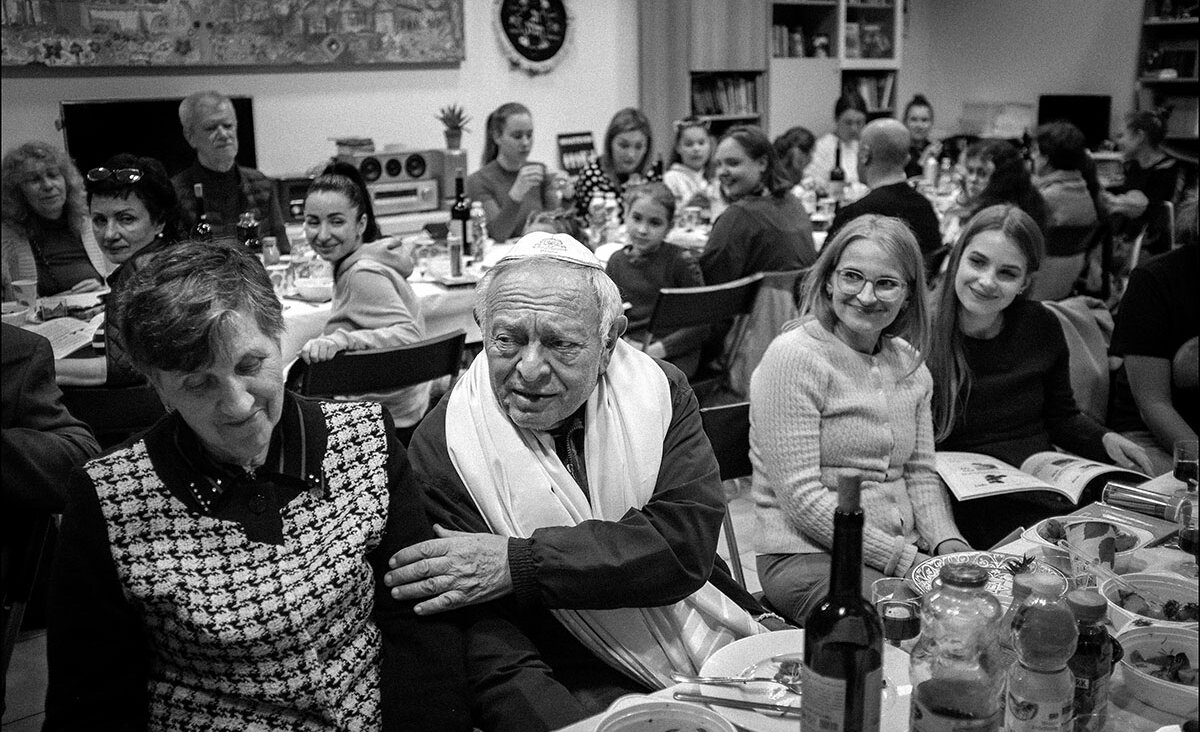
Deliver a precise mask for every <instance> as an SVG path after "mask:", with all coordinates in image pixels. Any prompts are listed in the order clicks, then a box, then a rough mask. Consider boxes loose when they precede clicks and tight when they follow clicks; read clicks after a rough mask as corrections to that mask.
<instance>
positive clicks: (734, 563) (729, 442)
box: [700, 402, 754, 588]
mask: <svg viewBox="0 0 1200 732" xmlns="http://www.w3.org/2000/svg"><path fill="white" fill-rule="evenodd" d="M700 420H701V422H703V423H704V433H705V434H706V435H708V441H709V442H710V443H712V448H713V454H714V455H716V457H717V466H718V467H719V468H720V471H721V480H722V481H726V480H733V479H735V478H744V477H746V476H748V475H750V474H751V473H753V472H754V469H753V467H751V465H750V402H739V403H737V404H725V405H722V406H719V407H705V408H703V409H701V410H700ZM724 525H725V543H726V546H727V547H728V549H729V566H730V568H731V569H732V570H733V577H734V579H736V580H737V581H738V583H739V584H740V585H741V586H742V587H743V588H744V587H745V586H746V573H745V572H744V571H743V570H742V559H741V553H740V552H739V551H738V543H737V536H736V535H735V534H734V532H733V517H732V516H730V514H729V511H728V510H726V511H725V524H724Z"/></svg>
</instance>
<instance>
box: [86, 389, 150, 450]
mask: <svg viewBox="0 0 1200 732" xmlns="http://www.w3.org/2000/svg"><path fill="white" fill-rule="evenodd" d="M62 403H63V406H65V407H66V408H67V411H68V412H70V413H71V414H72V415H73V416H74V417H75V418H76V419H81V420H83V421H84V422H86V423H87V425H88V426H89V427H91V428H92V432H93V434H95V435H96V441H97V442H99V443H100V447H102V448H105V449H107V448H109V447H112V446H113V445H116V444H119V443H121V442H124V441H125V440H126V439H128V438H129V437H131V436H133V435H135V434H137V433H138V432H141V431H142V430H144V429H146V428H148V427H150V425H152V424H154V423H155V422H157V421H158V420H159V418H160V417H162V416H163V415H164V414H166V413H167V410H166V409H165V408H164V407H163V404H162V401H161V400H159V398H158V392H156V391H154V388H153V387H151V386H150V385H149V384H142V385H140V386H121V387H108V386H64V387H63V389H62Z"/></svg>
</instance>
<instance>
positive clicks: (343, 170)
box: [305, 160, 383, 242]
mask: <svg viewBox="0 0 1200 732" xmlns="http://www.w3.org/2000/svg"><path fill="white" fill-rule="evenodd" d="M327 175H338V176H341V177H343V178H349V179H350V181H351V182H352V183H354V186H355V187H356V188H358V194H357V195H356V196H354V197H350V194H349V193H348V192H347V190H346V188H345V185H344V183H342V182H340V181H339V182H337V183H336V185H335V183H334V182H332V181H326V182H325V183H323V184H322V186H323V187H322V188H314V187H313V186H315V185H316V181H315V180H314V181H313V183H312V184H311V185H309V188H308V192H307V193H305V196H307V195H308V193H312V192H313V191H314V190H323V191H336V192H338V193H344V194H346V196H347V197H349V198H350V202H351V203H352V204H354V206H355V207H357V208H358V213H359V214H360V215H364V216H366V217H367V228H366V229H364V230H363V235H362V240H363V241H364V242H370V241H375V240H376V239H379V238H381V237H382V236H383V233H382V232H380V230H379V224H378V223H377V222H376V221H375V207H374V205H373V204H372V203H371V193H370V191H368V190H367V182H366V181H365V180H363V177H362V173H360V172H359V170H358V168H357V167H355V166H354V165H351V164H350V163H347V162H344V161H341V160H338V161H336V162H333V163H330V164H329V165H326V166H325V170H323V171H321V176H322V177H324V176H327Z"/></svg>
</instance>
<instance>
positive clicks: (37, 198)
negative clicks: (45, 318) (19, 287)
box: [0, 142, 111, 300]
mask: <svg viewBox="0 0 1200 732" xmlns="http://www.w3.org/2000/svg"><path fill="white" fill-rule="evenodd" d="M87 219H88V211H87V204H86V202H85V201H84V190H83V178H82V177H81V176H80V175H79V171H78V170H76V169H75V164H74V163H72V162H71V159H70V158H69V157H67V155H66V153H64V152H63V151H61V150H59V149H58V148H56V147H54V146H53V145H49V144H46V143H44V142H26V143H24V144H22V145H19V146H17V147H15V148H13V149H12V150H9V151H8V152H7V153H5V155H4V160H3V161H2V162H0V240H2V241H3V245H2V254H0V262H2V264H3V282H4V290H5V296H4V299H5V300H9V299H11V298H10V296H9V293H8V288H9V285H10V284H11V283H12V282H15V281H17V280H28V279H36V280H37V283H38V295H39V296H41V297H49V296H51V295H58V294H60V293H77V292H95V291H97V290H99V289H101V288H102V287H103V279H104V276H105V275H107V274H108V273H109V271H110V270H111V267H110V266H109V264H108V262H106V261H105V260H104V255H103V254H102V253H101V251H100V247H99V246H97V244H96V238H95V237H94V236H93V235H92V229H91V226H89V225H88V221H87Z"/></svg>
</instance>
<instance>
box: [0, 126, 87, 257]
mask: <svg viewBox="0 0 1200 732" xmlns="http://www.w3.org/2000/svg"><path fill="white" fill-rule="evenodd" d="M30 163H34V164H36V165H38V166H39V167H45V168H49V169H52V170H56V171H58V173H59V175H61V176H62V177H63V180H65V181H66V183H67V203H66V205H65V206H63V215H64V216H65V217H66V223H67V226H68V227H70V229H71V231H73V232H75V233H76V234H82V229H83V226H84V223H83V222H84V220H85V219H86V218H87V200H86V197H85V195H84V189H83V176H81V175H80V174H79V170H78V169H77V168H76V167H75V164H74V163H73V162H71V158H69V157H67V154H66V153H65V152H63V151H62V150H59V149H58V148H57V147H55V146H54V145H51V144H50V143H47V142H42V141H40V140H31V141H29V142H24V143H21V144H20V145H18V146H16V147H14V148H13V149H11V150H9V151H8V152H6V153H4V159H3V160H2V161H0V217H2V218H3V219H4V221H5V223H8V224H10V225H13V226H16V227H17V228H18V229H19V230H21V231H22V232H23V233H25V234H26V236H28V235H29V234H30V233H31V231H30V227H31V226H36V225H38V223H39V220H40V218H41V217H40V216H38V215H37V213H36V212H35V211H34V210H33V208H32V207H30V205H29V201H28V200H26V199H25V193H24V192H23V191H22V190H21V182H22V181H21V179H22V177H23V175H24V174H25V167H26V166H27V165H29V164H30Z"/></svg>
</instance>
